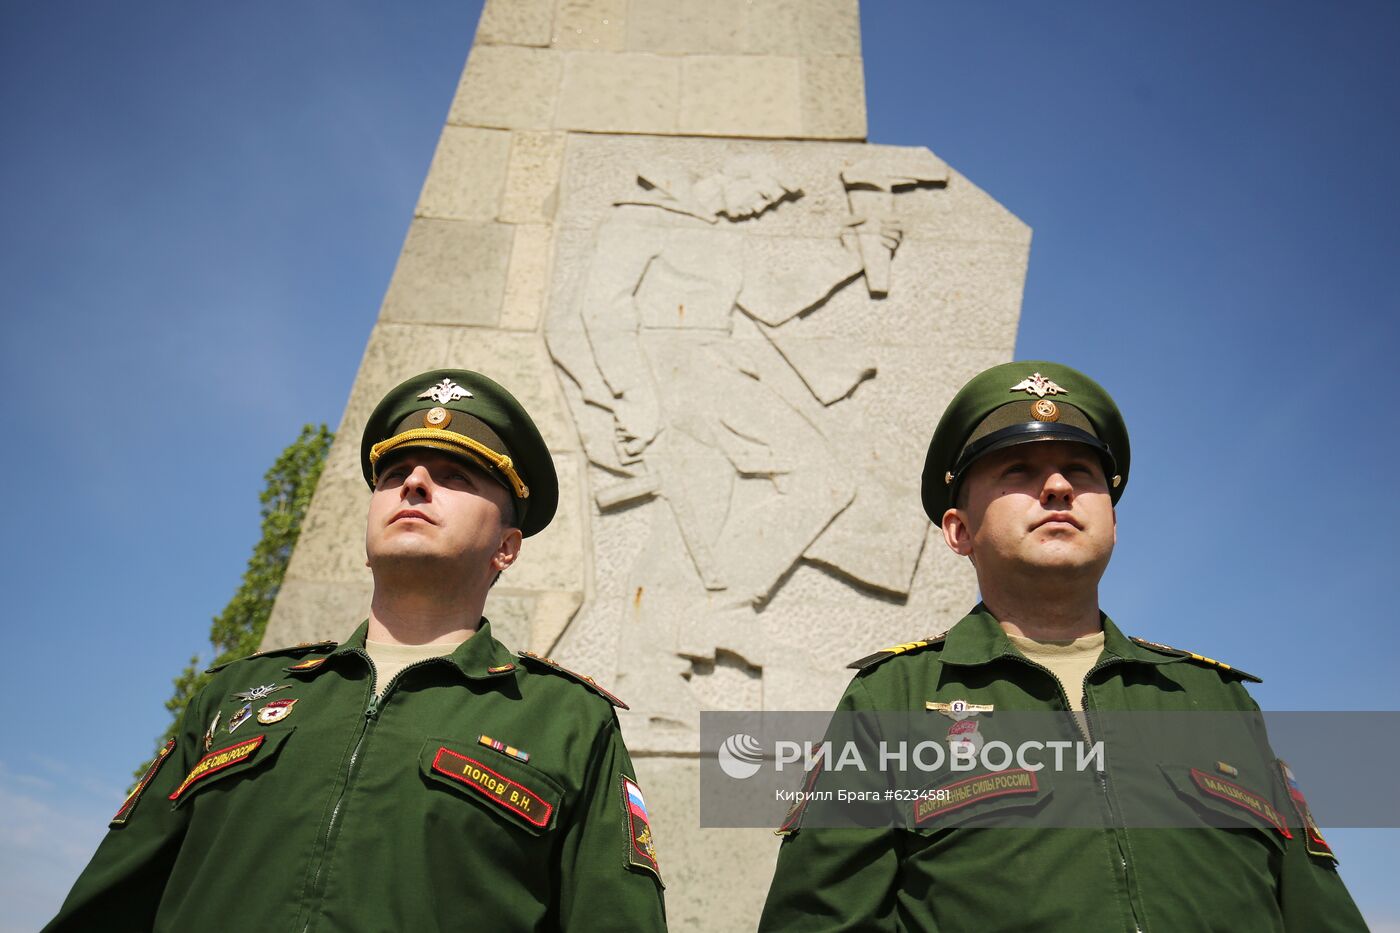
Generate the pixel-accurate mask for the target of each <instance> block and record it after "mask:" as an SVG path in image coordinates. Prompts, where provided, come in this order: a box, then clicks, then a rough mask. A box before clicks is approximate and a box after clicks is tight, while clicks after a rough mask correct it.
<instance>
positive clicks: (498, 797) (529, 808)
mask: <svg viewBox="0 0 1400 933" xmlns="http://www.w3.org/2000/svg"><path fill="white" fill-rule="evenodd" d="M433 770H434V771H436V772H437V773H438V774H441V775H444V776H446V777H449V778H451V779H452V780H454V781H457V782H458V783H461V784H463V785H465V786H467V787H470V788H471V789H472V790H474V791H476V792H477V793H479V794H481V795H482V796H483V797H485V798H486V799H487V800H489V801H491V802H492V803H494V804H496V805H497V806H499V807H501V808H502V809H503V810H509V811H510V812H511V813H514V814H515V815H517V816H519V817H522V818H523V819H524V820H525V821H526V822H527V823H530V824H531V825H534V826H538V827H540V828H542V829H543V828H544V827H545V826H548V825H549V816H550V814H551V813H552V812H554V807H553V806H552V805H551V804H550V803H549V802H548V801H547V800H545V799H544V798H543V797H541V796H540V795H539V794H537V793H535V792H534V791H532V790H530V788H528V787H526V786H525V785H524V784H521V783H520V782H519V781H512V780H511V779H510V778H508V777H506V776H505V775H503V774H501V773H499V772H497V771H493V770H492V769H491V768H488V767H487V766H486V765H484V764H482V763H481V762H479V761H477V760H476V759H475V758H468V757H467V756H466V755H463V754H460V753H458V752H454V751H452V749H450V748H448V747H447V746H445V745H444V746H442V747H441V748H439V749H438V751H437V755H436V756H435V757H434V758H433Z"/></svg>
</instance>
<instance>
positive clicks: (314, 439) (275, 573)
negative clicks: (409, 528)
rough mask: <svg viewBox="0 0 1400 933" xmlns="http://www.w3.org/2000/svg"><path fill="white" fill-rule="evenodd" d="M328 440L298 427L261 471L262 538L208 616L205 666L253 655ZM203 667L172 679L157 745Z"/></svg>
mask: <svg viewBox="0 0 1400 933" xmlns="http://www.w3.org/2000/svg"><path fill="white" fill-rule="evenodd" d="M333 438H334V435H333V434H332V433H331V432H330V431H329V430H327V428H326V426H325V425H324V424H322V425H316V426H312V425H309V424H308V425H303V426H302V429H301V434H300V435H299V436H298V437H297V439H296V440H295V441H294V442H292V445H291V446H290V447H288V448H287V449H286V450H284V451H282V455H281V456H280V457H278V458H277V462H276V463H274V464H273V465H272V469H270V470H268V471H267V475H266V476H265V477H264V479H266V481H267V488H266V489H264V490H263V492H262V495H261V496H260V497H259V498H260V499H261V501H262V538H261V540H259V541H258V543H257V544H256V545H255V546H254V547H253V554H252V556H251V557H249V558H248V569H247V570H245V571H244V572H243V582H242V584H241V585H240V586H239V587H238V592H236V593H234V594H233V599H231V600H229V603H228V605H227V606H225V607H224V611H223V612H221V613H219V614H218V615H217V616H215V617H214V623H213V625H211V626H210V628H209V643H210V645H211V646H212V647H213V649H214V659H213V661H212V662H211V664H222V663H224V662H225V661H232V660H235V659H237V658H241V657H245V656H246V655H250V654H252V653H253V652H254V651H257V650H258V643H259V642H261V641H262V637H263V631H264V630H265V629H266V628H267V617H268V616H269V615H271V613H272V604H273V602H274V601H276V599H277V591H278V590H280V589H281V588H282V578H283V577H284V576H285V575H286V573H287V561H289V560H290V559H291V556H292V548H293V547H295V546H296V543H297V537H298V536H299V535H300V534H301V520H302V519H303V518H305V517H306V508H307V506H309V505H310V504H311V494H312V493H313V492H315V491H316V481H317V480H318V479H320V477H321V468H322V467H324V466H325V463H326V454H327V452H329V451H330V448H331V440H332V439H333ZM206 666H208V665H204V664H201V663H200V661H199V657H198V656H197V655H196V656H195V657H192V658H190V663H189V665H188V666H187V667H186V668H185V669H184V670H183V671H182V672H181V673H180V676H179V677H176V678H175V693H174V695H173V696H171V698H170V699H168V700H166V701H165V708H166V709H168V710H170V713H171V722H170V726H169V728H167V729H166V730H165V735H163V736H161V738H160V742H159V743H157V744H158V745H159V744H163V743H164V742H165V740H166V739H168V738H170V737H171V736H172V735H174V734H175V726H176V723H177V722H178V720H179V718H180V714H181V713H183V712H184V710H185V706H186V705H187V704H188V703H189V702H190V700H192V699H194V697H195V695H196V694H197V693H199V691H200V690H201V689H203V688H204V685H205V684H207V683H208V682H209V679H210V675H209V674H206V673H204V668H205V667H206ZM139 773H140V772H139V770H138V774H139Z"/></svg>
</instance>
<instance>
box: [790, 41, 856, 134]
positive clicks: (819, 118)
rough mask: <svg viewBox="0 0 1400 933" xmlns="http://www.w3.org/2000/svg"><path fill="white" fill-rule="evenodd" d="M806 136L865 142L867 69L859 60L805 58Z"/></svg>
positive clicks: (803, 113)
mask: <svg viewBox="0 0 1400 933" xmlns="http://www.w3.org/2000/svg"><path fill="white" fill-rule="evenodd" d="M801 80H802V135H803V136H808V137H812V138H815V139H865V133H866V123H865V67H864V64H863V62H862V60H861V59H859V58H838V57H820V58H818V57H804V58H803V59H802V77H801Z"/></svg>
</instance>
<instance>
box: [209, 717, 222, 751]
mask: <svg viewBox="0 0 1400 933" xmlns="http://www.w3.org/2000/svg"><path fill="white" fill-rule="evenodd" d="M223 714H224V711H223V710H218V711H216V712H215V713H214V718H213V719H211V720H209V728H208V729H205V730H204V750H205V751H206V752H207V751H209V747H210V746H211V745H213V744H214V730H215V729H217V728H219V717H220V716H222V715H223Z"/></svg>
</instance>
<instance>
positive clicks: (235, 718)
mask: <svg viewBox="0 0 1400 933" xmlns="http://www.w3.org/2000/svg"><path fill="white" fill-rule="evenodd" d="M252 718H253V704H252V703H244V704H243V706H242V707H241V708H240V709H239V710H238V712H236V713H234V714H233V715H232V716H230V717H229V718H228V734H229V735H233V730H235V729H237V728H238V727H239V726H241V725H243V724H244V723H245V722H247V721H248V720H250V719H252Z"/></svg>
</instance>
